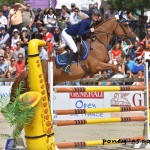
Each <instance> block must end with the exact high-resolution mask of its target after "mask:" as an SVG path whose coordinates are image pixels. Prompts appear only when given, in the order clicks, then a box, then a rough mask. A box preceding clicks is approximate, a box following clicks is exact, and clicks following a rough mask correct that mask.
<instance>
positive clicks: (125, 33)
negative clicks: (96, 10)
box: [91, 20, 133, 49]
mask: <svg viewBox="0 0 150 150" xmlns="http://www.w3.org/2000/svg"><path fill="white" fill-rule="evenodd" d="M100 25H102V24H100ZM100 25H98V26H96V27H95V28H97V27H99V26H100ZM119 26H120V27H121V29H122V30H123V32H124V35H123V36H121V35H118V34H116V30H117V28H118V27H119ZM99 33H101V34H106V35H107V44H105V43H104V42H102V41H101V40H100V39H99V38H98V37H97V34H99ZM113 33H114V34H115V35H116V36H118V37H121V40H123V39H125V38H126V37H128V36H129V35H130V34H131V33H133V31H132V30H131V31H130V32H129V33H127V32H126V30H125V28H124V26H123V25H122V22H120V21H119V20H117V24H116V27H115V30H114V32H113ZM113 33H109V32H103V31H96V32H94V34H93V35H92V36H91V39H93V38H95V40H97V41H99V42H100V43H102V44H103V45H104V46H105V47H107V49H108V45H109V43H108V38H109V36H112V35H114V34H113Z"/></svg>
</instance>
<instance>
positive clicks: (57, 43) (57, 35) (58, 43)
mask: <svg viewBox="0 0 150 150" xmlns="http://www.w3.org/2000/svg"><path fill="white" fill-rule="evenodd" d="M53 37H54V38H53V40H54V41H53V44H54V46H55V47H65V46H66V44H65V41H64V40H63V39H62V38H61V31H60V28H59V27H55V30H54V34H53Z"/></svg>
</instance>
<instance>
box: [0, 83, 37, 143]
mask: <svg viewBox="0 0 150 150" xmlns="http://www.w3.org/2000/svg"><path fill="white" fill-rule="evenodd" d="M23 87H24V81H21V82H20V84H19V87H18V88H17V89H13V93H14V95H15V96H14V97H13V99H14V101H13V102H10V103H9V104H7V105H6V103H5V102H4V99H2V100H1V107H2V108H1V112H2V113H3V115H4V118H5V119H6V121H8V122H9V123H10V126H12V127H13V133H12V135H11V137H12V138H13V139H14V140H15V142H17V140H18V138H19V137H20V134H21V131H22V129H23V127H24V126H25V125H26V124H29V123H30V122H31V121H32V119H33V117H34V113H35V108H33V107H30V106H29V104H28V103H27V102H26V100H27V99H28V98H29V96H28V95H27V96H25V97H23V99H22V100H20V95H21V94H20V93H21V91H23V90H24V88H23Z"/></svg>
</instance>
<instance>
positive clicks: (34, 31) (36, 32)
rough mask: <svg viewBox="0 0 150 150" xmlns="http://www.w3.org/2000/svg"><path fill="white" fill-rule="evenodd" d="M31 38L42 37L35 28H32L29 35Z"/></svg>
mask: <svg viewBox="0 0 150 150" xmlns="http://www.w3.org/2000/svg"><path fill="white" fill-rule="evenodd" d="M31 39H39V40H41V39H42V34H40V33H39V31H38V29H37V28H33V33H32V35H31Z"/></svg>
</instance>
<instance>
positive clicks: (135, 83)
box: [132, 70, 144, 86]
mask: <svg viewBox="0 0 150 150" xmlns="http://www.w3.org/2000/svg"><path fill="white" fill-rule="evenodd" d="M138 78H144V72H143V71H142V70H139V71H138ZM132 85H138V86H143V85H144V82H134V83H133V84H132Z"/></svg>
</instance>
